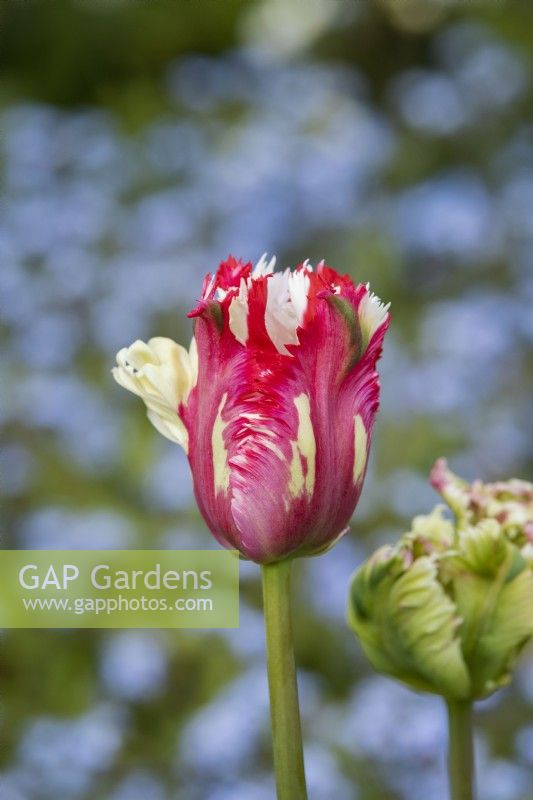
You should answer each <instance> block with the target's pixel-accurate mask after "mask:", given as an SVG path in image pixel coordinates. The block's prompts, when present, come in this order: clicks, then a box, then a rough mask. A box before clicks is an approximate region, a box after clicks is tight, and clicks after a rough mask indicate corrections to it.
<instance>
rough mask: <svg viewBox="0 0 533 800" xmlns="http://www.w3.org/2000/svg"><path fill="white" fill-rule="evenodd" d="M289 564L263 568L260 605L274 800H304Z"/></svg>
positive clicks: (305, 795)
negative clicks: (263, 622) (266, 680)
mask: <svg viewBox="0 0 533 800" xmlns="http://www.w3.org/2000/svg"><path fill="white" fill-rule="evenodd" d="M291 566H292V561H291V560H285V561H279V562H277V563H275V564H266V565H264V566H263V567H262V573H263V604H264V614H265V626H266V641H267V668H268V685H269V690H270V713H271V718H272V742H273V751H274V770H275V773H276V788H277V797H278V800H306V798H307V790H306V785H305V771H304V758H303V747H302V731H301V724H300V709H299V704H298V686H297V682H296V666H295V660H294V647H293V638H292V619H291V607H290V576H291Z"/></svg>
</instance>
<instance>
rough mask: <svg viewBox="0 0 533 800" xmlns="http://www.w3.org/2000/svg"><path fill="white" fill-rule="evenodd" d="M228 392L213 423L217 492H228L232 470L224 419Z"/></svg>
mask: <svg viewBox="0 0 533 800" xmlns="http://www.w3.org/2000/svg"><path fill="white" fill-rule="evenodd" d="M227 397H228V395H227V393H226V394H225V395H224V396H223V398H222V400H221V401H220V405H219V407H218V413H217V416H216V419H215V424H214V425H213V433H212V435H211V446H212V449H213V472H214V479H215V492H217V493H218V492H227V491H228V489H229V478H230V470H229V464H228V451H227V449H226V445H225V443H224V430H225V428H226V425H227V423H226V422H224V420H223V419H222V410H223V408H224V405H225V404H226V400H227Z"/></svg>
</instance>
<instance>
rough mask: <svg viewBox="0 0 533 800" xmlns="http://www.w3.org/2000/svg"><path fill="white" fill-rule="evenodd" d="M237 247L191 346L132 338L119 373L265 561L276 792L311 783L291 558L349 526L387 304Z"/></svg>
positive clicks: (202, 303)
mask: <svg viewBox="0 0 533 800" xmlns="http://www.w3.org/2000/svg"><path fill="white" fill-rule="evenodd" d="M274 265H275V259H272V260H270V261H267V260H266V258H265V257H264V256H263V257H262V258H261V260H260V261H259V263H258V264H257V265H256V267H255V269H252V265H251V263H246V264H245V263H243V262H242V261H237V260H236V259H234V258H232V257H230V258H228V260H227V261H225V262H223V263H222V264H221V265H220V267H219V269H218V271H217V272H216V274H215V275H214V276H211V275H207V277H206V278H205V280H204V284H203V288H202V293H201V297H200V300H199V302H198V305H197V306H196V308H195V309H194V310H193V311H191V313H190V314H189V316H190V317H192V318H193V319H194V337H193V340H192V343H191V346H190V348H189V349H188V350H186V349H185V348H184V347H181V346H180V345H178V344H176V343H175V342H173V341H171V340H169V339H163V338H154V339H150V340H149V342H148V343H147V344H145V343H144V342H141V341H137V342H135V343H134V344H133V345H131V347H129V348H124V349H123V350H121V351H120V352H119V354H118V356H117V367H116V368H115V370H114V376H115V378H116V380H117V381H118V382H119V383H120V384H121V385H122V386H124V387H125V388H126V389H129V390H130V391H132V392H133V393H135V394H137V395H139V397H141V398H142V399H143V400H144V402H145V404H146V407H147V409H148V417H149V419H150V420H151V422H152V423H153V424H154V425H155V427H156V428H157V429H158V430H159V431H160V433H162V434H163V435H165V436H167V437H168V438H169V439H171V440H172V441H175V442H176V443H178V444H179V445H181V446H182V447H183V448H184V450H185V451H186V453H187V456H188V459H189V464H190V467H191V472H192V478H193V484H194V491H195V496H196V500H197V503H198V506H199V508H200V511H201V513H202V515H203V517H204V519H205V521H206V523H207V525H208V527H209V529H210V530H211V532H212V533H213V534H214V536H215V537H216V539H217V540H218V541H219V542H220V543H221V544H222V545H223V546H225V547H228V548H231V549H235V550H237V551H238V552H239V553H240V554H241V555H242V556H243V557H245V558H248V559H251V560H253V561H256V562H258V563H259V564H261V565H262V572H263V595H264V606H265V620H266V628H267V652H268V672H269V685H270V696H271V710H272V725H273V741H274V764H275V770H276V781H277V790H278V798H279V800H303V798H305V796H306V789H305V775H304V768H303V755H302V743H301V733H300V722H299V710H298V697H297V685H296V676H295V667H294V655H293V648H292V632H291V620H290V613H289V576H290V564H291V560H292V559H293V558H294V557H296V556H307V555H315V554H317V553H320V552H322V551H323V550H325V549H327V548H329V547H330V546H331V545H332V544H334V542H335V541H336V540H337V539H338V538H339V536H341V535H342V534H343V533H344V532H345V531H346V530H347V525H348V522H349V520H350V517H351V516H352V514H353V511H354V509H355V506H356V504H357V501H358V499H359V496H360V494H361V489H362V486H363V480H364V476H365V472H366V467H367V461H368V453H369V448H370V441H371V438H372V427H373V424H374V418H375V416H376V411H377V409H378V404H379V380H378V375H377V372H376V363H377V361H378V358H379V357H380V354H381V349H382V344H383V338H384V336H385V332H386V330H387V327H388V324H389V314H388V306H385V305H383V304H382V303H381V302H380V300H379V299H378V298H377V297H376V296H375V295H373V294H372V293H371V292H370V290H369V287H368V285H364V284H358V285H354V283H353V282H352V280H351V279H350V278H349V277H348V276H346V275H345V276H341V275H338V274H337V273H336V272H335V271H334V270H333V269H331V268H330V267H328V266H326V265H325V264H324V263H323V262H322V263H320V264H319V265H318V267H317V269H316V271H315V270H313V268H312V267H311V266H310V265H309V264H308V263H307V262H305V263H303V264H300V265H299V266H298V267H297V268H296V269H295V270H294V271H291V270H289V269H287V270H285V271H282V272H274Z"/></svg>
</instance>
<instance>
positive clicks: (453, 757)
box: [447, 700, 474, 800]
mask: <svg viewBox="0 0 533 800" xmlns="http://www.w3.org/2000/svg"><path fill="white" fill-rule="evenodd" d="M447 703H448V733H449V748H448V771H449V776H450V800H474V743H473V733H472V703H471V702H470V701H458V700H448V701H447Z"/></svg>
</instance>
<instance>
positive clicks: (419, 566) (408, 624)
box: [348, 496, 533, 700]
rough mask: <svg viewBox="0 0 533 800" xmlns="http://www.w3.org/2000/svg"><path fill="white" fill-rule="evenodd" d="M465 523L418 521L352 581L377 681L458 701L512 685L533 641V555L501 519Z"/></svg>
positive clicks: (435, 517) (354, 609) (355, 618)
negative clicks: (381, 677)
mask: <svg viewBox="0 0 533 800" xmlns="http://www.w3.org/2000/svg"><path fill="white" fill-rule="evenodd" d="M456 499H457V498H456V496H454V501H455V500H456ZM461 508H464V505H462V506H461ZM469 520H470V517H468V519H466V518H463V517H462V518H461V522H460V524H458V525H456V526H454V525H452V523H451V522H450V521H449V520H448V519H446V517H445V516H444V511H443V508H442V507H437V508H436V509H435V510H434V511H433V512H432V513H431V514H430V515H428V516H421V517H417V518H415V520H414V521H413V525H412V528H411V530H410V531H409V532H408V533H406V534H404V536H402V538H401V539H400V541H399V542H398V543H397V544H396V545H395V546H394V547H384V548H381V549H380V550H378V551H377V552H376V553H375V554H374V555H373V556H372V557H371V558H370V559H369V560H368V561H367V562H366V563H365V564H363V566H362V567H361V568H360V569H359V570H358V571H357V572H356V573H355V575H354V577H353V579H352V584H351V590H350V600H349V612H348V613H349V623H350V625H351V627H352V628H353V630H354V631H355V633H356V634H357V635H358V637H359V639H360V641H361V644H362V647H363V650H364V651H365V653H366V655H367V656H368V658H369V660H370V661H371V663H372V665H373V666H374V667H375V668H376V669H377V670H378V671H379V672H383V673H385V674H388V675H391V676H392V677H395V678H397V679H399V680H401V681H403V682H404V683H407V684H408V685H410V686H411V687H413V688H414V689H420V690H424V691H429V692H434V693H437V694H441V695H444V696H445V697H447V698H448V699H453V700H473V699H476V698H481V697H485V696H487V695H488V694H490V693H491V692H493V691H495V690H496V689H497V688H498V687H500V686H502V685H503V684H505V683H506V682H508V680H509V679H510V674H511V670H512V667H513V664H514V662H515V660H516V658H517V656H518V654H519V652H520V650H521V649H522V648H523V646H524V645H525V643H526V642H527V641H528V639H529V638H530V637H532V636H533V546H532V545H531V544H530V543H528V542H527V541H525V540H520V537H517V535H516V529H515V528H510V527H509V526H508V525H507V526H506V525H505V524H504V523H502V522H499V521H498V520H497V519H492V518H484V519H480V520H479V521H477V522H476V523H474V524H470V522H469ZM522 533H523V531H522Z"/></svg>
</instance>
